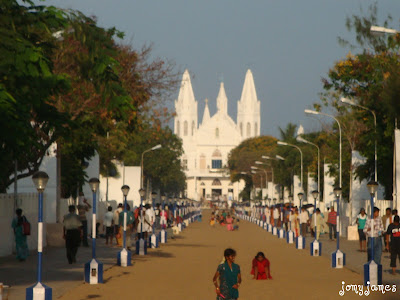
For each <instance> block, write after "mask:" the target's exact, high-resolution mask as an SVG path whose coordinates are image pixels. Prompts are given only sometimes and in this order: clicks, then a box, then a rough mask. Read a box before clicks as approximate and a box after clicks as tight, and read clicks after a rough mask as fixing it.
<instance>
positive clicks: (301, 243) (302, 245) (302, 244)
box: [296, 235, 306, 249]
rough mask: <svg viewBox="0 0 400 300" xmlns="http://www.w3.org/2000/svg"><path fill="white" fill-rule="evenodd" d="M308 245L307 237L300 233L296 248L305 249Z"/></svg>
mask: <svg viewBox="0 0 400 300" xmlns="http://www.w3.org/2000/svg"><path fill="white" fill-rule="evenodd" d="M305 247H306V239H305V238H304V237H303V236H301V235H299V236H298V237H297V238H296V249H304V248H305Z"/></svg>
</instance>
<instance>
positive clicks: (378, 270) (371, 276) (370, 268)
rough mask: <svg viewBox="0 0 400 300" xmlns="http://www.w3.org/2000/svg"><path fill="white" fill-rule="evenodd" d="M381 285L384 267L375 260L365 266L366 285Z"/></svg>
mask: <svg viewBox="0 0 400 300" xmlns="http://www.w3.org/2000/svg"><path fill="white" fill-rule="evenodd" d="M368 284H369V285H380V284H382V265H380V264H377V263H376V262H375V261H374V260H371V261H369V262H368V263H366V264H365V265H364V285H365V286H367V285H368Z"/></svg>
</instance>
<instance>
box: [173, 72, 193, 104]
mask: <svg viewBox="0 0 400 300" xmlns="http://www.w3.org/2000/svg"><path fill="white" fill-rule="evenodd" d="M195 101H196V100H195V98H194V93H193V88H192V82H191V81H190V74H189V71H188V70H187V69H186V70H185V72H184V73H183V76H182V82H181V88H180V90H179V95H178V100H177V102H180V103H182V104H184V105H190V104H192V103H194V102H195Z"/></svg>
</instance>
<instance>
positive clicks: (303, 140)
mask: <svg viewBox="0 0 400 300" xmlns="http://www.w3.org/2000/svg"><path fill="white" fill-rule="evenodd" d="M296 141H298V142H300V143H307V141H306V140H305V139H303V138H302V137H301V136H299V135H298V136H297V137H296Z"/></svg>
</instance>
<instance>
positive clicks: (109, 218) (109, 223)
mask: <svg viewBox="0 0 400 300" xmlns="http://www.w3.org/2000/svg"><path fill="white" fill-rule="evenodd" d="M107 210H108V211H107V212H106V213H105V215H104V220H103V226H104V227H105V229H106V245H108V239H110V245H112V238H113V235H114V234H113V233H114V228H113V222H114V220H113V219H114V214H113V212H112V207H111V206H109V207H108V209H107Z"/></svg>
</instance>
